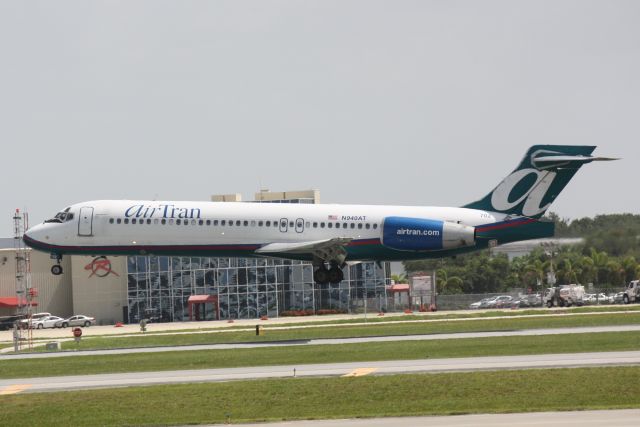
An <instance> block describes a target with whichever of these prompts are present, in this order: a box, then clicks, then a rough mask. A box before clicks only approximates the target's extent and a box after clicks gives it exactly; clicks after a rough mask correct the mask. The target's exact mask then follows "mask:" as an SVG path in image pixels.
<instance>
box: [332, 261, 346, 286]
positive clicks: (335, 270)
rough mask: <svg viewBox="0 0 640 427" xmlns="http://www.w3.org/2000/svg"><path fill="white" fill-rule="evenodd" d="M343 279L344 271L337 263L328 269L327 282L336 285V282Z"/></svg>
mask: <svg viewBox="0 0 640 427" xmlns="http://www.w3.org/2000/svg"><path fill="white" fill-rule="evenodd" d="M343 279H344V273H343V272H342V269H341V268H340V267H338V266H337V265H334V266H333V267H331V269H330V270H329V282H331V283H332V284H334V285H337V284H338V283H340V282H342V280H343Z"/></svg>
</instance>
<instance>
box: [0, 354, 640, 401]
mask: <svg viewBox="0 0 640 427" xmlns="http://www.w3.org/2000/svg"><path fill="white" fill-rule="evenodd" d="M624 365H640V351H622V352H602V353H572V354H542V355H534V356H498V357H496V356H490V357H467V358H452V359H421V360H391V361H381V362H356V363H353V362H352V363H324V364H313V365H282V366H260V367H244V368H226V369H199V370H181V371H158V372H135V373H121V374H101V375H82V376H64V377H46V378H22V379H6V380H0V394H12V393H17V392H30V393H35V392H47V391H63V390H79V389H91V388H102V387H130V386H149V385H158V384H178V383H198V382H215V381H234V380H250V379H263V378H292V377H294V376H295V377H315V376H324V377H328V376H362V375H371V374H374V375H381V374H407V373H439V372H472V371H487V370H508V369H541V368H576V367H596V366H624Z"/></svg>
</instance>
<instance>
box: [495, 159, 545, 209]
mask: <svg viewBox="0 0 640 427" xmlns="http://www.w3.org/2000/svg"><path fill="white" fill-rule="evenodd" d="M556 175H557V173H555V172H551V171H540V170H538V169H533V168H529V169H519V170H517V171H515V172H514V173H512V174H511V175H509V176H508V177H506V178H505V179H504V180H503V181H502V182H501V183H500V185H498V187H496V189H495V190H494V191H493V193H492V194H491V205H492V206H493V208H494V209H495V210H497V211H507V210H509V209H511V208H513V207H515V206H518V205H519V204H520V203H522V202H523V201H524V206H523V207H522V214H523V215H525V216H534V215H538V214H539V213H541V212H544V211H545V210H547V208H548V207H549V205H550V204H551V203H548V204H546V205H545V206H540V204H541V203H542V199H543V198H544V196H545V195H546V194H547V191H549V188H550V187H551V184H552V183H553V180H554V179H555V177H556ZM527 183H529V187H528V188H527V187H526V184H527ZM523 185H525V187H524V191H523V188H522V186H523ZM516 187H518V190H519V191H518V192H517V194H520V196H519V197H515V198H512V197H510V196H511V194H512V193H513V192H514V190H515V189H516Z"/></svg>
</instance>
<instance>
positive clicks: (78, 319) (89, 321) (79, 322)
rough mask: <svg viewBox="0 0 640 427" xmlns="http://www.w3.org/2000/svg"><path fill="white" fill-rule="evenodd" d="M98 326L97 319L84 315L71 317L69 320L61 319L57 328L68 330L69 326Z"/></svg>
mask: <svg viewBox="0 0 640 427" xmlns="http://www.w3.org/2000/svg"><path fill="white" fill-rule="evenodd" d="M95 324H96V318H95V317H89V316H85V315H83V314H77V315H75V316H71V317H69V318H68V319H60V321H59V322H58V323H56V326H57V327H59V328H66V327H68V326H85V327H86V326H91V325H95Z"/></svg>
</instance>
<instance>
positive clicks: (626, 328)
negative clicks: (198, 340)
mask: <svg viewBox="0 0 640 427" xmlns="http://www.w3.org/2000/svg"><path fill="white" fill-rule="evenodd" d="M638 331H640V325H617V326H592V327H579V328H549V329H523V330H520V331H495V332H461V333H454V334H428V335H394V336H383V337H359V338H333V339H312V340H295V341H286V342H281V341H276V342H254V343H236V344H201V345H184V346H166V347H143V348H120V349H110V350H87V351H62V352H51V353H23V354H7V355H0V361H2V360H10V359H39V358H46V357H70V356H96V355H109V354H132V353H159V352H165V351H194V350H228V349H242V348H265V347H288V346H302V345H337V344H357V343H368V342H394V341H429V340H450V339H463V338H495V337H515V336H542V335H564V334H590V333H603V332H638ZM66 345H67V346H69V347H71V348H73V345H74V344H66Z"/></svg>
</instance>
